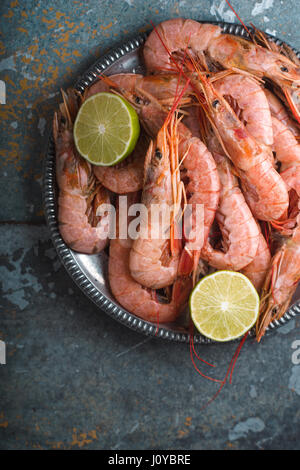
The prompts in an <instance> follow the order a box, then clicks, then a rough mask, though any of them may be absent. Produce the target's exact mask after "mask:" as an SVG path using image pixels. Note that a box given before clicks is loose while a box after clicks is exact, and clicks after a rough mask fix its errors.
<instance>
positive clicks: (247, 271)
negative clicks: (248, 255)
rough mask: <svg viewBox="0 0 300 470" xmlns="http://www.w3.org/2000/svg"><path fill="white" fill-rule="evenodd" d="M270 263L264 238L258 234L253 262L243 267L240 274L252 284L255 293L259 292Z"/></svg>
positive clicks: (269, 255)
mask: <svg viewBox="0 0 300 470" xmlns="http://www.w3.org/2000/svg"><path fill="white" fill-rule="evenodd" d="M270 262H271V253H270V249H269V247H268V244H267V242H266V240H265V237H264V236H263V234H262V233H261V232H260V233H259V240H258V247H257V251H256V254H255V257H254V260H253V261H251V263H249V264H248V265H247V266H245V267H244V268H243V269H242V270H241V273H242V274H244V275H245V276H247V277H248V279H250V281H251V282H252V284H253V285H254V287H255V289H256V290H257V292H260V290H261V287H262V285H263V283H264V280H265V278H266V275H267V272H268V269H269V267H270Z"/></svg>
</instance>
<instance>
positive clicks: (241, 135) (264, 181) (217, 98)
mask: <svg viewBox="0 0 300 470" xmlns="http://www.w3.org/2000/svg"><path fill="white" fill-rule="evenodd" d="M199 79H200V83H199V91H200V90H201V89H202V90H203V92H204V95H205V111H206V113H207V115H208V117H209V120H210V122H211V124H212V125H213V128H214V131H215V133H216V135H217V137H218V139H219V141H220V142H221V144H222V148H223V150H224V151H225V153H226V155H227V156H228V157H229V158H230V159H231V160H232V162H233V163H234V166H235V168H236V170H237V172H238V175H239V177H240V179H241V182H242V186H243V192H244V196H245V198H246V200H247V202H248V204H249V205H250V208H251V210H252V212H253V213H254V215H255V216H256V217H257V218H258V219H261V220H266V221H272V220H278V219H280V218H281V217H283V216H285V215H286V211H287V208H288V194H287V190H286V187H285V184H284V182H283V180H282V178H281V177H280V175H279V174H278V172H277V171H276V170H275V168H273V164H272V161H271V160H270V154H269V150H268V149H266V146H264V145H261V144H259V143H258V142H257V140H256V139H254V137H252V136H251V135H250V134H249V132H248V131H247V129H246V128H245V125H244V124H243V122H241V121H240V120H239V119H238V117H237V116H236V114H235V113H234V111H233V110H232V108H231V107H230V105H229V104H228V102H227V101H226V100H225V99H224V98H223V96H222V95H220V94H219V93H218V92H217V91H216V90H215V88H214V87H213V85H212V84H211V83H210V82H209V81H208V80H207V79H206V78H205V77H203V76H201V75H200V74H199ZM194 84H195V85H196V86H197V82H194Z"/></svg>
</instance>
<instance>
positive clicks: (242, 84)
mask: <svg viewBox="0 0 300 470" xmlns="http://www.w3.org/2000/svg"><path fill="white" fill-rule="evenodd" d="M214 88H215V90H216V91H217V92H218V93H220V94H221V95H222V96H224V97H225V98H226V99H227V100H228V101H229V104H231V100H232V99H233V100H234V101H236V102H237V106H238V108H239V110H240V112H241V114H242V116H239V117H240V119H241V120H243V121H244V122H245V128H246V129H247V130H248V132H249V134H251V135H252V136H253V137H254V138H255V139H256V140H257V141H258V142H260V143H261V144H265V145H272V144H273V130H272V119H271V112H270V108H269V104H268V100H267V98H266V95H265V93H264V90H263V88H262V87H261V86H260V85H259V83H258V82H257V81H256V80H254V79H252V78H250V77H248V76H245V75H241V74H232V75H227V76H226V77H224V78H221V79H220V80H216V81H215V82H214Z"/></svg>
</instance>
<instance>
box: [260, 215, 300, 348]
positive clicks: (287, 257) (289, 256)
mask: <svg viewBox="0 0 300 470" xmlns="http://www.w3.org/2000/svg"><path fill="white" fill-rule="evenodd" d="M299 217H300V216H298V225H297V227H296V228H295V230H294V231H293V235H292V237H291V238H285V240H284V242H283V245H282V247H281V248H280V249H279V251H278V252H277V253H276V254H275V255H274V257H273V258H272V261H271V268H270V269H269V272H268V274H267V277H266V279H265V282H264V285H263V289H262V294H261V303H260V315H259V319H258V321H257V323H256V337H257V340H258V341H260V340H261V338H262V336H263V335H264V334H265V331H266V329H267V327H268V325H269V324H270V322H271V321H273V320H279V319H280V318H281V317H282V315H283V314H284V313H285V311H286V309H287V307H288V306H289V304H290V301H291V298H292V296H293V294H294V292H295V290H296V288H297V283H298V281H299V278H300V220H299Z"/></svg>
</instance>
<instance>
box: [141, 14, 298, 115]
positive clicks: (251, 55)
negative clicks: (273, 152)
mask: <svg viewBox="0 0 300 470" xmlns="http://www.w3.org/2000/svg"><path fill="white" fill-rule="evenodd" d="M221 33H222V30H221V28H220V27H218V26H215V25H212V24H203V23H198V22H197V21H193V20H190V19H187V20H185V19H182V18H176V19H173V20H168V21H164V22H163V23H161V24H160V25H158V26H157V27H156V28H155V30H154V31H152V32H151V34H150V35H149V37H148V39H147V41H146V43H145V47H144V58H145V63H146V66H147V70H148V71H149V72H161V71H162V70H174V69H175V70H176V66H174V65H175V64H174V60H175V61H176V60H177V59H178V58H180V57H182V56H183V55H184V54H185V52H186V51H188V53H189V55H190V56H192V57H193V58H194V59H196V60H200V61H201V62H202V63H203V62H204V63H205V64H206V66H208V67H209V68H210V70H212V71H214V70H215V68H216V67H217V68H219V67H220V66H221V67H223V68H225V69H235V70H236V69H240V70H245V71H247V72H249V73H252V74H254V75H256V76H258V77H267V78H268V79H270V80H271V81H273V82H274V83H275V84H276V85H278V86H279V87H280V88H281V90H282V92H283V93H284V95H285V96H286V99H287V101H288V103H289V105H290V106H291V109H292V111H293V113H294V114H295V117H296V119H297V120H298V121H299V119H300V118H299V116H300V112H299V108H300V100H299V84H300V67H299V63H298V61H293V60H291V59H290V58H288V57H286V56H285V55H283V54H281V53H279V52H276V51H274V50H272V48H271V47H268V42H267V40H266V41H265V42H264V45H265V46H266V45H267V47H263V46H261V45H258V44H257V43H253V42H250V41H248V40H246V39H243V38H241V37H238V36H233V35H230V34H221Z"/></svg>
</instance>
